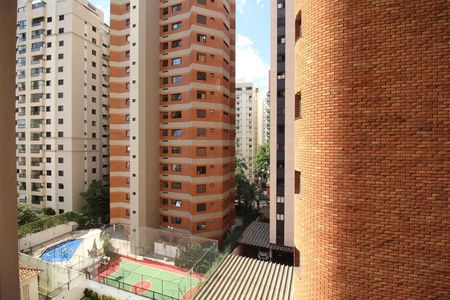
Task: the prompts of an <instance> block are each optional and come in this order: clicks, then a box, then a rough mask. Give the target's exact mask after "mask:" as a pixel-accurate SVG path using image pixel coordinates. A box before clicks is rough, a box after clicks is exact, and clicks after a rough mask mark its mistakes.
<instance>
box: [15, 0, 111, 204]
mask: <svg viewBox="0 0 450 300" xmlns="http://www.w3.org/2000/svg"><path fill="white" fill-rule="evenodd" d="M108 44H109V28H108V27H107V26H106V25H105V24H104V23H103V12H101V11H100V10H98V9H97V8H96V7H95V6H93V5H92V4H90V3H89V2H88V1H86V0H61V1H43V0H39V1H29V0H19V1H18V15H17V79H16V85H17V89H16V91H17V92H16V135H17V137H16V141H17V180H18V197H19V202H20V203H26V204H29V205H32V206H33V207H36V208H44V207H49V208H53V209H54V210H55V211H56V212H57V213H63V212H65V211H71V210H80V209H81V203H80V192H83V191H85V190H86V189H87V188H88V186H89V184H91V183H92V182H93V181H94V180H105V181H107V177H108V145H107V138H108V129H107V126H108V124H107V121H108V120H107V114H108V111H107V110H108V107H107V105H108V94H109V91H108V51H109V49H108Z"/></svg>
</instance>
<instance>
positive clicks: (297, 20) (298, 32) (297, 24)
mask: <svg viewBox="0 0 450 300" xmlns="http://www.w3.org/2000/svg"><path fill="white" fill-rule="evenodd" d="M301 37H302V12H301V11H299V12H298V14H297V17H296V18H295V40H296V41H297V40H298V39H299V38H301Z"/></svg>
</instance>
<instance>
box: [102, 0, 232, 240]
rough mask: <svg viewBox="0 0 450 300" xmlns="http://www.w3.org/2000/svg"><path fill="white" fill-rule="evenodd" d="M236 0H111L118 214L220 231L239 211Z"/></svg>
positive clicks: (129, 224)
mask: <svg viewBox="0 0 450 300" xmlns="http://www.w3.org/2000/svg"><path fill="white" fill-rule="evenodd" d="M234 11H235V3H234V0H225V1H211V0H195V1H189V0H174V1H156V0H154V1H153V0H152V1H147V0H131V1H124V0H113V1H112V2H111V94H110V96H111V114H110V123H111V124H110V126H111V127H110V135H111V142H110V145H111V173H110V182H111V222H112V223H115V224H123V225H124V226H125V227H126V228H127V229H129V230H130V231H131V232H133V233H136V234H139V230H138V229H139V228H141V227H168V228H174V229H176V230H179V231H181V232H184V233H188V234H191V233H192V234H195V235H199V236H204V237H208V238H215V239H218V240H221V239H222V238H223V237H224V235H225V234H226V233H227V231H228V229H229V227H230V224H231V223H232V222H233V219H234V154H235V153H234V120H235V117H234V106H235V98H234V97H235V95H234V86H235V83H234V77H235V75H234V73H235V66H234V61H235V58H234V57H235V53H234V51H235V50H234V49H235V46H234V45H235V38H234V36H235V32H234V30H235V29H234V28H235V17H234Z"/></svg>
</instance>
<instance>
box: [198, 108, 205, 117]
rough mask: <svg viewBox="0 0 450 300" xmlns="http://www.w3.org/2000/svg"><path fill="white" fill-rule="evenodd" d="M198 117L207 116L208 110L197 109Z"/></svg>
mask: <svg viewBox="0 0 450 300" xmlns="http://www.w3.org/2000/svg"><path fill="white" fill-rule="evenodd" d="M197 118H206V110H205V109H197Z"/></svg>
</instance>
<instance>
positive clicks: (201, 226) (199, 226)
mask: <svg viewBox="0 0 450 300" xmlns="http://www.w3.org/2000/svg"><path fill="white" fill-rule="evenodd" d="M197 230H206V222H200V223H197Z"/></svg>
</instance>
